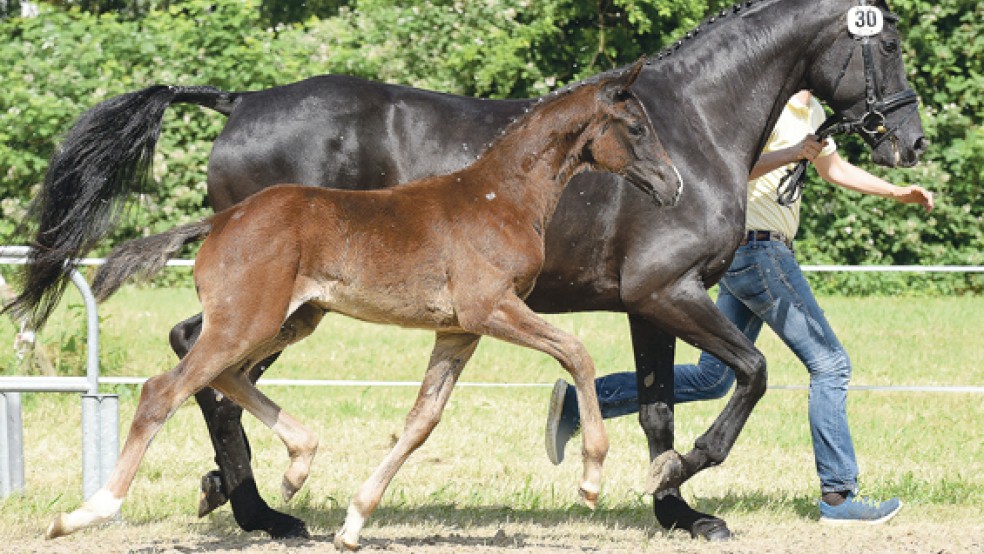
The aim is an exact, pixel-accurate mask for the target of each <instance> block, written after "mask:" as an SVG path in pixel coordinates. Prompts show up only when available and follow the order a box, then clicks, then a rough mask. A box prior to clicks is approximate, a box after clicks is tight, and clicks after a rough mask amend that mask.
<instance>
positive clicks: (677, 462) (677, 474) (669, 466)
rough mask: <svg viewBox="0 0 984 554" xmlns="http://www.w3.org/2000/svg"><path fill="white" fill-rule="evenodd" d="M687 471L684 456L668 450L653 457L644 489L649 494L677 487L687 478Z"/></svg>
mask: <svg viewBox="0 0 984 554" xmlns="http://www.w3.org/2000/svg"><path fill="white" fill-rule="evenodd" d="M685 472H686V469H685V468H684V465H683V456H681V455H680V454H679V453H677V452H676V451H674V450H667V451H666V452H663V453H662V454H660V455H659V456H656V458H655V459H653V461H652V463H651V464H650V466H649V475H648V478H647V479H646V485H645V488H644V489H643V490H644V491H645V492H646V493H647V494H654V493H658V492H662V491H666V490H669V489H675V488H677V487H679V486H680V484H681V483H683V482H684V481H685V480H686V479H685V477H686V475H685Z"/></svg>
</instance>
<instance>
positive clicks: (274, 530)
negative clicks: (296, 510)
mask: <svg viewBox="0 0 984 554" xmlns="http://www.w3.org/2000/svg"><path fill="white" fill-rule="evenodd" d="M274 513H276V514H277V515H278V517H276V521H275V522H274V524H273V525H272V526H271V527H270V528H268V529H266V532H267V533H269V534H270V538H272V539H310V538H311V533H309V532H308V529H307V525H305V524H304V522H303V521H301V520H299V519H297V518H296V517H293V516H289V515H287V514H281V513H279V512H274Z"/></svg>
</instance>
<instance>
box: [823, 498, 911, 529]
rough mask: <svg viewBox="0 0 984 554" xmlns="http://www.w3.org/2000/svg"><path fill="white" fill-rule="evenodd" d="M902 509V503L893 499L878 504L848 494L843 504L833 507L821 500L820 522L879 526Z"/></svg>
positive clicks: (868, 499)
mask: <svg viewBox="0 0 984 554" xmlns="http://www.w3.org/2000/svg"><path fill="white" fill-rule="evenodd" d="M901 509H902V501H900V500H899V499H898V498H892V499H889V500H886V501H884V502H876V501H874V500H872V499H870V498H867V497H864V496H857V495H856V494H855V493H853V492H852V493H848V495H847V498H846V499H845V500H844V502H843V504H839V505H837V506H831V505H830V504H827V503H826V502H824V501H823V500H820V522H821V523H831V524H852V523H865V524H868V525H878V524H879V523H885V522H886V521H888V520H890V519H892V518H893V517H895V514H897V513H899V510H901Z"/></svg>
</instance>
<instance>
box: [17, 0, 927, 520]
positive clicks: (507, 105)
mask: <svg viewBox="0 0 984 554" xmlns="http://www.w3.org/2000/svg"><path fill="white" fill-rule="evenodd" d="M858 4H859V2H858V1H857V0H820V1H818V0H762V1H756V2H745V3H742V4H740V5H736V6H734V7H733V8H731V9H728V10H724V11H722V12H720V13H719V14H715V15H714V16H713V17H711V18H709V19H707V20H706V21H705V22H704V23H703V24H702V25H701V26H700V27H699V28H698V29H696V30H694V31H693V32H692V33H689V34H688V35H687V39H685V40H682V41H680V42H678V43H677V44H675V45H674V46H673V47H672V48H670V49H668V50H666V51H664V52H663V53H660V54H659V55H658V56H655V57H653V58H652V59H651V60H650V63H649V65H647V67H646V68H645V69H644V70H643V72H642V75H641V76H640V77H639V79H638V81H637V82H636V84H635V86H634V91H635V92H636V94H637V95H638V96H639V98H640V99H642V101H643V102H644V104H645V105H646V108H647V110H648V112H649V114H650V115H651V118H652V119H653V123H654V124H655V126H656V128H657V129H660V130H661V132H662V133H663V135H662V136H661V137H660V139H661V140H662V142H663V144H664V145H665V147H666V150H667V152H668V153H669V154H670V157H671V158H672V160H673V161H674V163H675V164H676V167H677V169H678V170H679V172H680V175H681V176H682V179H683V182H684V190H683V195H682V198H681V200H680V202H679V203H678V205H677V206H675V207H672V208H661V209H658V208H655V207H654V206H653V205H652V203H651V202H648V201H647V199H646V198H643V197H642V196H641V195H640V193H639V192H638V191H637V190H636V189H635V188H633V187H631V186H628V185H626V184H624V183H621V184H619V185H618V186H616V187H613V186H612V184H611V183H610V184H608V185H605V186H602V183H603V182H605V181H609V180H612V179H618V178H617V177H614V176H612V175H607V174H586V175H582V176H580V177H578V178H577V179H575V180H574V181H573V182H572V183H571V185H570V186H569V187H568V189H567V192H566V194H565V195H564V197H563V199H562V200H561V203H560V206H559V208H558V210H557V212H556V215H555V217H554V219H553V221H552V223H551V225H550V227H549V229H548V230H547V260H546V263H545V267H544V269H543V272H542V273H541V276H540V278H539V280H538V282H537V285H536V288H535V290H534V291H533V293H532V294H531V295H530V297H529V299H528V303H529V305H530V306H531V307H533V308H534V309H535V310H536V311H538V312H570V311H585V310H606V311H618V312H625V313H626V314H627V315H628V318H629V323H630V328H631V336H632V345H633V349H634V354H635V362H636V371H637V375H638V380H639V390H640V396H641V398H640V404H641V405H640V415H639V419H640V423H641V425H642V428H643V429H644V431H645V434H646V437H647V439H648V442H649V451H650V456H651V458H653V459H654V460H655V461H654V463H653V466H652V468H651V472H653V481H654V482H655V483H657V485H658V489H659V490H658V491H657V492H656V494H655V495H654V510H655V514H656V517H657V520H658V521H659V523H660V524H661V525H663V526H664V527H671V526H675V527H679V528H683V529H687V530H690V531H691V533H693V534H694V535H695V536H696V535H700V536H705V537H708V538H723V537H727V536H728V535H729V534H730V532H729V531H728V529H727V527H726V525H725V524H724V522H723V521H721V520H720V519H718V518H715V517H713V516H709V515H706V514H701V513H699V512H696V511H693V510H691V509H690V508H689V506H687V505H686V504H685V502H684V501H683V500H682V499H681V497H680V495H679V489H678V487H679V486H680V484H682V483H683V481H685V480H686V479H688V478H689V477H690V476H692V475H694V474H695V473H697V472H698V471H700V470H702V469H704V468H706V467H709V466H713V465H716V464H719V463H721V462H722V461H723V460H724V459H725V457H726V456H727V454H728V452H729V451H730V449H731V448H732V446H733V445H734V443H735V440H736V439H737V437H738V434H739V432H740V430H741V429H742V427H743V425H744V424H745V421H746V420H747V418H748V416H749V414H750V413H751V411H752V408H753V407H754V405H755V403H756V402H757V400H758V399H759V398H760V397H761V396H762V394H763V393H764V392H765V386H766V362H765V359H764V357H763V356H762V355H761V353H760V352H759V351H758V350H756V349H755V347H754V346H753V345H752V344H751V343H750V342H749V341H748V340H747V339H746V338H745V337H744V335H742V334H741V333H740V332H739V331H738V329H736V328H735V327H734V326H733V325H732V324H731V323H730V322H729V321H727V319H725V318H724V317H723V316H722V315H721V314H720V312H718V310H717V309H716V308H715V306H714V304H713V302H712V301H711V299H710V297H709V295H708V294H707V289H708V288H709V287H711V286H712V285H713V284H714V283H716V282H717V281H718V279H719V278H720V277H721V276H722V274H723V273H724V271H725V270H726V268H727V267H728V265H729V263H730V261H731V258H732V255H733V253H734V250H735V248H736V246H737V244H738V241H739V239H740V236H741V234H742V231H743V223H744V210H745V194H746V193H745V188H746V187H745V182H746V179H747V176H748V172H749V169H750V168H751V167H752V165H753V164H754V163H755V160H756V158H757V156H758V153H759V151H760V149H761V148H762V146H763V144H764V143H765V140H766V138H767V137H768V134H769V132H770V130H771V128H772V126H773V124H774V123H775V121H776V119H777V118H778V116H779V113H780V111H781V109H782V106H783V104H784V103H785V101H786V99H787V98H788V97H789V96H791V95H792V94H793V93H794V92H796V91H797V90H800V89H810V90H812V91H813V92H814V94H815V95H816V96H818V97H819V98H821V99H822V100H824V101H826V103H827V105H828V106H830V107H831V108H832V109H833V110H834V111H835V112H836V113H838V114H840V115H841V116H843V118H844V120H845V121H847V122H849V123H852V124H853V130H856V131H857V130H860V131H862V136H863V137H864V138H865V139H866V140H867V142H868V143H869V145H870V146H871V147H872V148H873V151H872V159H873V160H874V161H875V162H876V163H879V164H881V165H888V166H911V165H913V164H915V163H916V161H917V160H918V157H919V155H920V153H921V152H922V150H923V149H924V148H925V146H926V142H925V139H924V138H923V135H922V129H921V126H920V122H919V118H918V115H917V105H916V102H915V94H914V93H913V92H912V91H911V89H910V87H909V85H908V83H907V81H906V78H905V70H904V68H903V64H902V60H901V55H900V50H901V49H900V44H899V43H900V36H899V32H898V29H897V28H896V25H895V21H896V19H895V17H894V16H892V15H890V13H889V10H888V6H887V5H885V3H884V2H875V3H874V5H875V6H877V8H878V9H879V11H880V12H881V13H884V14H885V25H884V29H883V30H882V31H881V32H880V33H878V34H877V35H875V36H873V37H871V38H865V39H862V38H860V37H858V36H854V35H852V34H850V33H849V32H848V28H847V22H848V18H847V15H848V10H849V9H851V8H852V7H854V6H857V5H858ZM175 102H190V103H196V104H199V105H202V106H205V107H209V108H212V109H214V110H216V111H219V112H220V113H223V114H226V115H228V116H229V121H228V124H227V125H226V127H225V129H224V130H223V132H222V134H221V135H220V136H219V138H218V139H217V140H216V142H215V145H214V148H213V151H212V154H211V158H210V162H209V177H208V192H209V198H210V200H211V202H212V205H213V207H214V208H215V209H217V210H218V209H223V208H226V207H228V206H229V205H231V204H232V203H234V202H237V201H239V200H241V199H243V198H245V197H247V196H249V195H250V194H252V193H254V192H256V191H258V190H260V189H262V188H264V187H267V186H269V185H271V184H274V183H278V182H298V183H305V184H309V185H316V186H328V184H329V183H343V184H344V183H353V184H354V183H374V184H375V185H377V186H379V187H386V186H391V185H393V184H396V183H399V182H403V181H408V180H412V179H416V178H419V177H421V176H424V175H431V174H440V173H446V172H450V171H452V170H455V169H458V168H461V167H462V166H464V165H465V164H466V163H468V162H469V161H471V160H473V159H474V157H475V155H476V154H477V153H478V152H479V151H480V150H481V149H482V148H483V147H484V145H485V144H487V143H488V142H489V141H490V140H492V138H493V137H494V136H495V135H496V134H497V133H498V132H499V130H500V129H501V128H502V127H504V126H505V125H506V123H507V122H509V121H510V120H511V119H512V118H513V117H514V116H515V115H516V114H518V113H520V112H521V111H522V110H523V109H524V108H525V107H526V106H527V105H528V104H529V102H530V101H526V100H518V101H515V100H512V101H493V100H480V99H473V98H464V97H458V96H451V95H446V94H439V93H434V92H428V91H422V90H416V89H412V88H406V87H400V86H393V85H386V84H381V83H375V82H370V81H364V80H360V79H355V78H351V77H344V76H323V77H316V78H312V79H308V80H305V81H302V82H299V83H295V84H291V85H287V86H282V87H276V88H272V89H269V90H263V91H256V92H245V93H226V92H223V91H219V90H217V89H214V88H212V87H151V88H148V89H145V90H142V91H139V92H135V93H131V94H128V95H123V96H120V97H117V98H114V99H111V100H108V101H106V102H104V103H103V104H100V105H99V106H96V107H95V108H93V109H92V110H90V111H89V112H87V113H86V114H85V115H84V116H83V117H82V118H81V119H80V121H79V123H78V124H77V125H76V126H75V127H74V128H73V129H72V130H71V131H70V132H69V133H68V135H67V137H66V138H65V141H64V143H63V146H62V149H61V150H60V152H59V153H58V154H56V156H55V157H54V158H53V160H52V164H51V167H50V169H49V173H48V176H47V178H46V183H45V187H44V190H43V191H42V193H41V195H40V197H39V199H38V201H37V202H36V204H35V208H34V211H33V212H32V213H33V215H34V217H35V219H37V221H38V223H37V226H38V231H37V235H36V237H35V242H36V243H37V244H38V245H40V246H42V248H41V249H39V250H37V251H36V253H35V254H34V255H33V256H32V261H33V265H31V266H28V267H27V269H26V271H27V281H26V282H27V287H26V288H25V290H24V293H23V295H22V297H21V298H22V300H21V303H20V304H19V307H20V309H21V310H22V311H24V312H29V313H32V314H33V315H34V316H35V320H36V321H37V322H38V323H41V322H43V320H44V318H45V317H46V316H47V315H48V313H49V311H50V307H51V306H52V305H53V303H54V302H56V301H57V299H58V296H59V294H60V292H61V290H63V288H64V284H65V281H64V277H63V273H62V264H63V263H64V262H65V260H70V259H72V258H75V257H79V256H80V255H81V254H82V253H83V252H85V251H86V250H88V249H89V248H91V246H92V244H93V242H95V240H98V238H99V237H100V236H102V234H104V233H105V231H106V229H107V228H108V227H109V225H110V224H111V222H112V216H114V215H116V213H117V208H118V207H119V204H120V203H121V201H122V199H124V198H126V197H127V196H128V195H129V194H131V193H132V191H133V187H134V186H135V184H136V183H137V182H139V181H140V180H141V178H142V177H144V176H145V174H146V164H147V161H148V160H149V157H150V156H152V154H153V148H154V144H155V140H156V136H157V133H158V132H159V129H160V121H161V117H162V113H163V111H164V110H165V109H166V107H167V106H168V105H169V104H170V103H175ZM503 169H504V170H511V169H513V168H503ZM613 191H614V192H613ZM199 324H200V320H199V319H198V318H197V317H193V318H191V319H189V320H187V321H185V322H183V323H181V324H179V325H178V326H177V327H176V328H175V329H174V331H173V332H172V337H171V338H172V345H173V346H174V348H175V351H176V352H177V353H178V354H179V355H182V354H183V353H184V352H186V351H187V349H188V348H189V345H190V344H191V342H192V341H193V340H194V339H195V337H196V334H197V331H198V327H199ZM675 337H679V338H682V339H683V340H685V341H687V342H689V343H691V344H693V345H695V346H696V347H698V348H700V349H703V350H707V351H708V352H711V353H712V354H714V355H715V356H717V357H718V358H720V359H722V360H723V361H725V362H726V363H727V364H728V365H729V366H730V367H732V368H733V369H734V370H735V373H736V376H737V386H736V388H735V392H734V394H733V395H732V397H731V398H730V400H729V402H728V403H727V405H726V406H725V408H724V410H723V411H722V412H721V414H720V415H719V417H718V418H717V419H716V420H715V421H714V423H713V424H712V425H711V427H710V428H709V429H708V430H707V432H706V433H705V434H704V435H702V436H700V437H699V438H698V439H697V441H696V444H695V446H694V448H693V449H692V450H691V451H690V452H689V453H687V454H686V455H683V456H681V455H679V454H677V453H676V452H675V451H673V397H672V390H673V387H672V378H673V372H672V370H673V349H674V342H675ZM272 361H273V359H272V358H271V359H269V360H266V361H264V362H262V363H260V364H257V365H256V366H255V367H253V368H252V369H251V370H250V371H251V375H252V377H253V378H254V379H256V378H258V377H259V376H260V374H262V372H263V371H264V370H265V368H266V367H267V366H268V365H269V364H270V363H271V362H272ZM196 398H197V399H198V402H199V404H200V405H201V408H202V411H203V413H204V415H205V418H206V421H207V422H208V426H209V432H210V433H211V436H212V442H213V445H214V447H215V450H216V461H217V463H218V465H219V468H220V471H221V474H220V477H218V476H216V475H212V476H211V477H206V479H205V480H204V481H203V483H204V484H205V485H206V486H205V487H204V490H206V491H207V492H209V493H210V496H208V497H206V498H205V499H203V502H204V509H205V510H206V511H207V510H208V509H211V508H214V507H215V505H217V504H219V503H221V502H222V501H224V499H225V497H228V498H229V499H230V500H231V502H232V507H233V512H234V514H235V517H236V520H237V522H238V523H239V524H240V525H241V526H242V527H243V528H244V529H247V530H264V531H267V532H268V533H270V534H271V535H273V536H289V535H304V534H306V529H305V527H304V524H303V522H301V521H300V520H297V519H295V518H293V517H291V516H288V515H286V514H282V513H279V512H276V511H274V510H272V509H271V508H269V507H268V506H267V504H266V503H265V502H264V501H263V499H262V498H261V497H260V496H259V495H258V493H257V490H256V486H255V483H254V481H253V477H252V471H251V469H250V467H249V453H248V446H247V443H246V440H245V436H244V434H243V431H242V428H241V426H240V423H239V420H240V416H241V409H240V408H238V407H236V406H234V405H233V404H232V403H231V402H228V401H226V400H222V399H220V398H217V397H216V396H215V395H214V394H213V393H212V392H211V391H210V390H203V391H201V392H200V393H199V394H198V395H197V396H196ZM530 455H531V456H533V455H537V453H530ZM217 487H220V488H221V490H218V489H217Z"/></svg>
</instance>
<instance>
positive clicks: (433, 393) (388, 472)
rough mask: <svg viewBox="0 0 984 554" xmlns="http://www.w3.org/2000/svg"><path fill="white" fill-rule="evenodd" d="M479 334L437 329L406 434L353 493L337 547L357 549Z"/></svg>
mask: <svg viewBox="0 0 984 554" xmlns="http://www.w3.org/2000/svg"><path fill="white" fill-rule="evenodd" d="M480 338H481V337H480V336H478V335H470V334H462V333H441V332H439V333H437V337H436V339H435V343H434V350H433V352H432V353H431V359H430V363H429V364H428V367H427V373H426V374H425V375H424V381H423V383H422V384H421V386H420V392H419V393H418V394H417V401H416V402H415V403H414V405H413V408H412V409H411V410H410V413H409V414H407V421H406V425H405V426H404V429H403V434H402V435H401V436H400V440H398V441H397V442H396V445H395V446H393V449H392V450H391V451H390V452H389V454H387V455H386V458H384V459H383V462H382V463H381V464H380V465H379V467H378V468H376V471H374V472H373V474H372V475H371V476H370V477H369V479H368V480H367V481H366V482H365V483H363V484H362V486H361V487H359V490H358V492H356V493H355V495H354V496H353V497H352V501H351V503H350V504H349V507H348V512H347V514H346V516H345V525H344V526H343V527H342V529H341V530H340V531H339V532H338V533H337V534H336V535H335V547H336V548H338V549H339V550H341V549H343V548H345V549H349V550H355V549H356V548H358V547H359V533H360V532H361V531H362V527H363V525H365V522H366V519H367V518H368V517H369V515H370V514H372V512H373V510H375V509H376V506H377V505H379V501H380V499H382V497H383V493H384V492H385V491H386V487H387V486H389V483H390V481H392V480H393V476H395V475H396V472H397V471H399V469H400V467H402V466H403V463H404V462H406V460H407V458H409V457H410V454H412V453H413V451H414V450H416V449H417V448H418V447H420V445H421V444H423V443H424V441H426V440H427V437H428V436H430V433H431V431H433V430H434V427H435V426H436V425H437V424H438V422H439V421H440V420H441V413H442V412H443V411H444V406H445V405H446V404H447V402H448V397H449V396H451V390H452V389H453V388H454V385H455V383H456V382H457V381H458V376H459V375H461V370H462V369H463V368H464V367H465V364H466V363H468V360H469V359H470V358H471V356H472V354H473V353H474V352H475V347H476V346H478V340H479V339H480Z"/></svg>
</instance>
